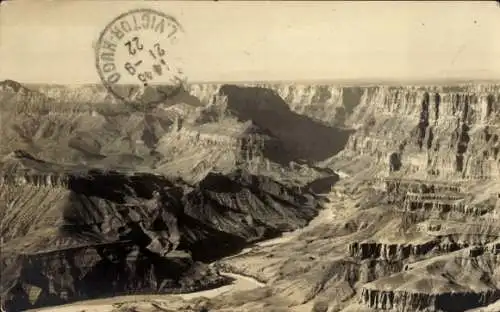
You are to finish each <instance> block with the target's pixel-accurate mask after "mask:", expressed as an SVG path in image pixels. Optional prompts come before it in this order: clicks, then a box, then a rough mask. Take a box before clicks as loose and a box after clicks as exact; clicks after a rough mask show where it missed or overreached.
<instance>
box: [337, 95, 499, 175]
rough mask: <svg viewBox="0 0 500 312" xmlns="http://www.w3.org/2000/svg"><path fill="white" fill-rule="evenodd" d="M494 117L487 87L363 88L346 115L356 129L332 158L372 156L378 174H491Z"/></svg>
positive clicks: (495, 165)
mask: <svg viewBox="0 0 500 312" xmlns="http://www.w3.org/2000/svg"><path fill="white" fill-rule="evenodd" d="M499 122H500V106H499V104H498V90H497V89H495V88H494V87H491V86H490V87H488V86H484V87H477V86H463V87H458V88H455V89H451V88H444V87H439V88H438V87H435V88H424V87H420V88H409V87H407V88H403V87H400V88H377V89H375V90H369V89H366V90H365V93H364V95H363V97H362V100H361V102H360V104H359V105H358V106H357V107H356V108H355V109H354V111H353V113H352V115H351V116H350V117H349V118H348V119H347V125H349V126H351V127H354V128H356V129H358V131H357V132H356V133H355V134H354V135H353V136H351V138H350V139H349V142H348V144H347V148H346V150H345V151H344V152H343V153H342V155H339V156H338V158H344V159H345V158H348V157H358V158H359V157H363V156H364V157H369V158H372V159H373V160H374V161H375V163H376V164H378V165H379V170H380V172H379V174H380V175H387V174H389V172H393V173H398V172H400V173H401V174H403V173H404V174H405V175H413V176H416V177H421V178H432V179H446V178H455V179H456V178H464V179H484V178H492V177H497V176H498V174H499V171H498V170H499V158H498V153H497V152H498V148H499V143H498V136H499V135H500V133H499V128H498V124H499Z"/></svg>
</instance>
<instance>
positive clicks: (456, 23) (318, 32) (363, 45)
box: [0, 1, 500, 84]
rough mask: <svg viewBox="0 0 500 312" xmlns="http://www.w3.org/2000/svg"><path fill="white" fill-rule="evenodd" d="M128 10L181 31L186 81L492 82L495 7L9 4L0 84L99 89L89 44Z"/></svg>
mask: <svg viewBox="0 0 500 312" xmlns="http://www.w3.org/2000/svg"><path fill="white" fill-rule="evenodd" d="M135 8H153V9H156V10H160V11H163V12H164V13H166V14H169V15H172V16H174V17H175V18H176V19H177V20H178V21H179V22H180V23H181V24H182V25H183V27H184V30H185V38H183V40H184V42H183V44H184V48H185V50H184V51H185V52H184V55H183V58H184V59H183V62H184V68H183V69H184V72H185V73H186V75H187V77H188V79H189V80H190V81H254V80H320V79H328V80H338V79H341V80H344V79H345V80H354V79H360V80H370V79H387V80H394V81H398V80H420V79H429V80H440V79H450V78H470V79H495V80H497V79H499V80H500V61H499V59H500V43H499V42H500V35H499V34H500V7H499V6H498V5H497V4H496V3H495V2H494V1H489V2H482V3H480V2H473V1H464V2H453V1H443V2H424V3H418V2H409V1H403V2H401V3H396V2H385V3H384V2H376V1H374V2H364V3H361V2H346V3H342V2H326V1H324V2H312V3H311V2H264V1H262V2H224V1H222V2H209V1H207V2H198V1H191V2H174V1H165V2H156V1H155V2H135V1H123V2H122V1H112V2H111V1H110V2H104V1H51V2H44V1H11V2H9V3H2V5H1V11H0V15H1V16H0V35H1V36H0V47H1V50H0V62H1V63H0V79H2V80H3V79H6V78H9V79H14V80H17V81H20V82H24V83H29V82H47V83H61V84H64V83H68V84H75V83H95V82H99V76H98V74H97V72H96V69H95V65H94V50H93V43H95V42H96V41H97V39H98V37H99V33H100V32H101V30H102V29H103V28H104V27H105V26H106V24H107V23H109V22H110V21H111V20H113V19H114V18H115V17H116V16H118V15H119V14H121V13H124V12H126V11H128V10H131V9H135Z"/></svg>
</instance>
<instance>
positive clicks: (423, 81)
mask: <svg viewBox="0 0 500 312" xmlns="http://www.w3.org/2000/svg"><path fill="white" fill-rule="evenodd" d="M9 80H10V81H14V82H17V83H20V84H21V85H55V86H96V85H100V86H103V87H105V85H104V84H103V83H102V82H70V83H61V82H41V81H39V82H22V81H20V80H15V79H11V78H6V79H3V80H0V83H3V82H5V81H9ZM290 83H292V84H293V83H295V84H310V85H314V84H317V85H359V86H366V85H421V86H422V85H446V84H448V85H449V84H455V85H456V84H480V83H490V84H500V78H492V79H486V78H466V77H457V78H433V79H427V78H418V79H394V80H393V79H387V78H367V79H267V80H266V79H258V80H192V81H187V82H186V83H185V84H186V85H196V84H206V85H209V84H236V85H238V84H290ZM118 85H123V86H126V85H133V84H118ZM150 85H162V84H154V83H153V84H150Z"/></svg>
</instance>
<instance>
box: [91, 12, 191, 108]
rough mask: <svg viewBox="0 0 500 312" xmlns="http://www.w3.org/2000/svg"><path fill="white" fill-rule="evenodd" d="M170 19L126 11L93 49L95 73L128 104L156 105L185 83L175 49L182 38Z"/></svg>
mask: <svg viewBox="0 0 500 312" xmlns="http://www.w3.org/2000/svg"><path fill="white" fill-rule="evenodd" d="M183 33H184V32H183V29H182V26H181V25H180V23H179V22H178V21H177V20H176V19H175V18H174V17H172V16H170V15H167V14H164V13H162V12H159V11H156V10H152V9H136V10H132V11H128V12H125V13H123V14H121V15H119V16H118V17H116V18H115V19H114V20H112V21H111V23H109V24H108V25H107V26H106V27H105V28H104V30H103V31H102V32H101V34H100V36H99V40H98V41H97V44H96V46H95V62H96V68H97V72H98V73H99V77H100V78H101V81H102V83H103V84H104V86H105V87H106V89H107V90H108V91H109V92H111V93H112V94H113V95H114V96H115V97H116V98H118V99H120V100H122V101H124V102H126V103H128V104H142V105H145V106H147V105H149V104H156V103H160V102H162V101H165V100H166V99H168V98H169V97H172V96H173V95H175V94H177V93H178V92H179V91H180V90H181V89H182V87H183V85H184V83H185V80H186V78H185V76H184V74H183V72H182V69H181V66H180V64H181V63H182V58H181V56H180V53H179V51H178V49H176V47H177V46H178V44H177V43H178V41H179V39H180V37H182V35H183Z"/></svg>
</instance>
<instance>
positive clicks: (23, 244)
mask: <svg viewBox="0 0 500 312" xmlns="http://www.w3.org/2000/svg"><path fill="white" fill-rule="evenodd" d="M499 90H500V86H498V85H495V84H457V85H453V86H447V85H429V86H425V85H415V86H384V85H373V86H331V85H319V84H318V85H314V84H310V85H307V84H293V83H289V84H286V83H267V84H245V85H231V84H220V85H216V84H192V85H188V86H186V89H185V90H184V92H181V93H179V94H177V95H176V96H175V97H173V98H171V99H169V100H168V101H165V103H161V104H159V105H157V106H155V107H149V108H148V109H147V110H144V111H137V110H135V108H133V107H126V106H124V105H121V103H119V101H116V100H115V99H113V98H112V97H111V96H109V95H108V94H107V93H106V91H105V90H104V88H101V87H100V86H93V85H88V86H51V85H44V86H37V85H26V86H25V85H22V84H20V83H17V82H13V81H5V82H3V83H1V84H0V109H1V112H2V114H0V121H1V124H2V144H1V147H0V155H2V157H3V158H2V161H1V168H0V188H1V190H2V191H1V192H0V200H1V207H2V210H1V211H0V213H1V215H0V217H1V219H2V228H1V231H2V232H1V235H2V239H3V243H2V273H3V272H5V274H2V275H3V276H2V283H1V292H2V296H3V297H4V298H6V307H7V309H10V310H8V311H19V310H22V309H27V308H33V307H38V306H46V305H54V304H61V303H67V302H71V301H73V300H83V299H90V298H93V297H96V294H97V293H99V294H102V295H103V296H107V297H112V296H119V295H124V294H128V293H134V294H138V293H165V294H172V293H177V292H180V291H182V292H186V291H198V290H204V289H207V288H214V287H219V286H222V285H226V284H227V283H229V282H230V281H229V279H228V278H227V277H225V276H224V275H223V274H221V272H226V273H232V274H239V275H241V276H248V277H251V278H254V279H256V280H257V281H259V282H261V283H262V284H263V285H264V286H262V287H258V288H256V289H252V290H242V291H231V292H227V293H223V294H221V295H219V296H215V297H210V298H195V299H190V300H188V299H182V298H178V297H175V298H173V297H168V298H170V299H168V300H165V302H163V303H161V305H160V304H159V303H154V302H153V301H151V300H149V301H148V300H145V301H144V302H143V303H141V304H142V306H141V307H139V305H140V304H139V303H127V304H124V306H127V305H130V309H132V308H134V307H133V306H134V305H135V309H136V311H168V309H171V310H175V311H196V312H199V311H242V312H243V311H255V310H259V309H260V310H263V311H297V312H303V311H313V312H318V311H322V312H333V311H343V312H349V311H353V312H354V311H367V312H368V311H402V312H407V311H408V312H410V311H418V312H420V311H421V312H424V311H429V312H430V311H450V312H458V311H468V310H471V311H472V310H474V311H479V310H477V309H479V308H485V309H489V308H491V309H493V310H494V307H495V305H498V300H499V299H500V262H499V259H500V237H499V234H498V233H499V230H500V221H499V216H500V155H499V150H500V140H499V136H500V97H499ZM283 233H290V235H289V236H282V238H285V237H288V238H287V239H277V240H276V241H275V242H269V243H267V244H266V243H263V242H262V240H265V239H270V238H275V237H279V236H280V235H283ZM287 235H288V234H287ZM48 246H52V249H50V248H49V247H48ZM214 246H217V248H214ZM48 248H49V249H48ZM103 274H107V275H106V276H108V278H106V279H103ZM104 281H105V282H104ZM122 281H123V282H122ZM34 294H37V295H36V296H35V295H34ZM165 298H167V297H165ZM14 302H15V304H17V305H15V304H14ZM113 309H114V308H113ZM203 309H205V310H203ZM493 310H492V311H493ZM75 311H76V310H75ZM78 311H81V309H80V310H78ZM114 311H119V308H116V309H115V310H114Z"/></svg>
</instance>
